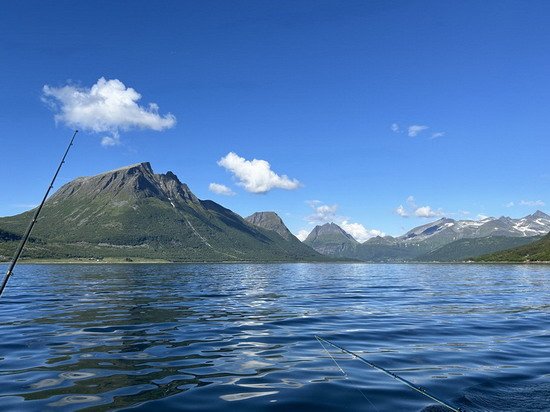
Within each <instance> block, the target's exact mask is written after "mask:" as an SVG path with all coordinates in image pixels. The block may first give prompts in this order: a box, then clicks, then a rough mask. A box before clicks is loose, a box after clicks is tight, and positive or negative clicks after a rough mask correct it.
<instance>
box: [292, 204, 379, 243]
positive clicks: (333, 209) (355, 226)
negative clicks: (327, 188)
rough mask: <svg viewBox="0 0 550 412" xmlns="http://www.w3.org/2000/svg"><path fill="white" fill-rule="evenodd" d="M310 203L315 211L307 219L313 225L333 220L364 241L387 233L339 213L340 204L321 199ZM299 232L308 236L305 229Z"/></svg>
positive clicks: (357, 238)
mask: <svg viewBox="0 0 550 412" xmlns="http://www.w3.org/2000/svg"><path fill="white" fill-rule="evenodd" d="M308 204H309V206H310V207H311V208H312V209H313V213H312V214H310V215H309V216H307V217H306V220H307V221H308V223H309V224H311V225H322V224H325V223H331V222H333V223H336V224H337V225H339V226H340V227H341V228H342V229H344V230H345V231H346V232H347V233H349V234H350V235H352V236H353V237H354V238H355V239H356V240H357V241H359V242H364V241H366V240H368V239H370V238H371V237H375V236H384V235H385V233H384V232H382V231H380V230H377V229H367V228H366V227H365V226H364V225H363V224H361V223H357V222H353V221H351V219H350V218H348V217H345V216H340V215H338V214H337V211H338V205H326V204H324V203H322V202H321V201H319V200H312V201H309V202H308ZM299 234H300V235H302V236H303V235H305V237H307V233H306V231H305V230H300V232H299ZM305 237H304V238H305Z"/></svg>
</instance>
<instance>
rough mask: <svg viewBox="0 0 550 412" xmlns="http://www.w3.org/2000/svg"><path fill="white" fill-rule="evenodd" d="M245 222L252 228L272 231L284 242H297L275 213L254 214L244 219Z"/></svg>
mask: <svg viewBox="0 0 550 412" xmlns="http://www.w3.org/2000/svg"><path fill="white" fill-rule="evenodd" d="M245 220H246V221H247V222H248V223H252V224H253V225H254V226H258V227H261V228H264V229H267V230H273V231H274V232H277V233H278V234H279V235H280V236H281V237H282V238H284V239H286V240H290V239H296V240H298V238H296V237H295V236H294V235H293V234H292V233H291V232H290V230H288V228H287V227H286V226H285V224H284V222H283V220H282V219H281V218H280V217H279V215H278V214H277V213H275V212H256V213H254V214H252V215H250V216H248V217H247V218H245Z"/></svg>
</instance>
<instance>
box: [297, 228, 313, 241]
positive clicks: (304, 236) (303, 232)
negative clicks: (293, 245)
mask: <svg viewBox="0 0 550 412" xmlns="http://www.w3.org/2000/svg"><path fill="white" fill-rule="evenodd" d="M309 232H310V231H309V230H307V229H300V230H299V231H298V233H296V235H294V236H296V237H297V238H298V239H300V241H302V242H303V241H304V240H306V239H307V237H308V235H309Z"/></svg>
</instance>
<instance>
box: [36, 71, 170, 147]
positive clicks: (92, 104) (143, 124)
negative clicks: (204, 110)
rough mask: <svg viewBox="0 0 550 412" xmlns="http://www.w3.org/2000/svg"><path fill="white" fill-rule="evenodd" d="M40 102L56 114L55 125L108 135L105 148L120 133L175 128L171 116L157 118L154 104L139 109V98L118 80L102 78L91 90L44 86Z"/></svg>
mask: <svg viewBox="0 0 550 412" xmlns="http://www.w3.org/2000/svg"><path fill="white" fill-rule="evenodd" d="M42 99H43V100H44V101H45V102H46V103H48V104H49V105H50V106H51V107H52V108H53V109H54V110H55V111H56V115H55V120H56V122H62V123H64V124H66V125H68V126H70V127H75V128H78V129H82V130H85V131H89V132H93V133H108V134H109V135H108V136H104V137H103V139H102V144H103V145H104V146H114V145H117V144H119V143H120V137H119V134H120V132H121V131H128V130H132V129H149V130H155V131H162V130H164V129H169V128H172V127H174V126H175V124H176V118H175V116H174V115H172V114H170V113H168V114H166V115H160V114H159V107H158V105H157V104H156V103H149V105H148V106H147V107H144V106H140V105H139V100H140V99H141V94H139V93H138V92H137V91H136V90H135V89H133V88H131V87H126V86H125V85H124V83H122V82H121V81H120V80H118V79H113V80H107V79H105V78H104V77H102V78H100V79H99V80H98V81H97V83H95V84H94V85H93V86H92V87H90V88H87V87H77V86H74V85H66V86H63V87H52V86H49V85H45V86H44V87H43V96H42Z"/></svg>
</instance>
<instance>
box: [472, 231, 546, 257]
mask: <svg viewBox="0 0 550 412" xmlns="http://www.w3.org/2000/svg"><path fill="white" fill-rule="evenodd" d="M475 260H476V261H478V262H550V234H547V235H546V236H544V237H543V238H542V239H540V240H537V241H536V242H533V243H530V244H527V245H525V246H520V247H517V248H514V249H509V250H504V251H500V252H497V253H493V254H489V255H483V256H480V257H478V258H477V259H475Z"/></svg>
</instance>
